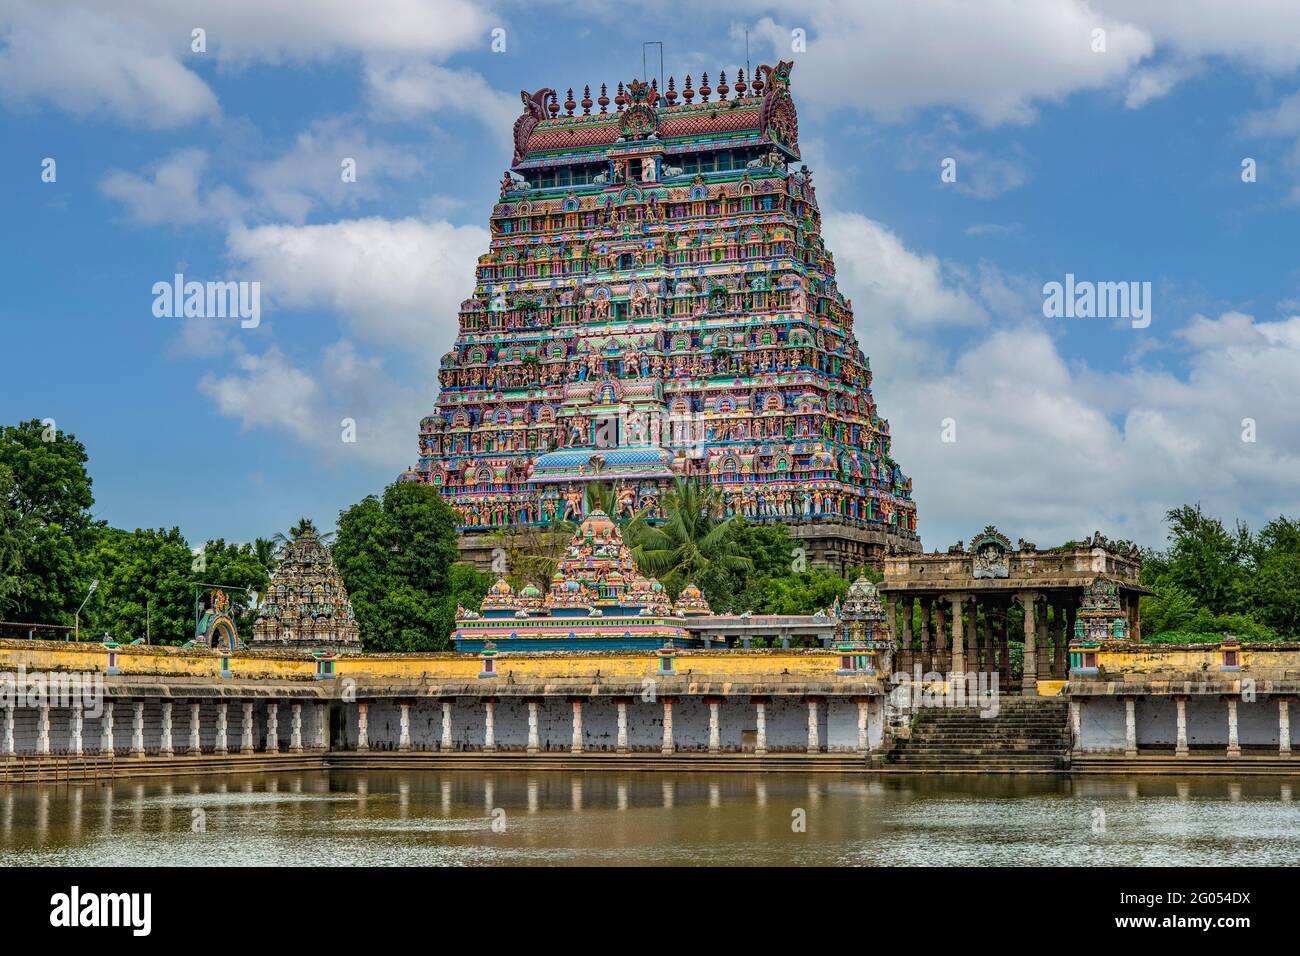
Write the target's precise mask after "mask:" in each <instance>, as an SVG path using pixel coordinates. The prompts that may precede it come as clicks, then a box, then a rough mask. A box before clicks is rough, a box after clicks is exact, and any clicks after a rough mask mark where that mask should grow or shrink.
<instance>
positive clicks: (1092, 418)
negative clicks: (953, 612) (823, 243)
mask: <svg viewBox="0 0 1300 956" xmlns="http://www.w3.org/2000/svg"><path fill="white" fill-rule="evenodd" d="M826 234H827V236H828V244H829V245H830V246H831V248H832V249H833V250H834V251H835V252H836V264H837V268H838V271H839V276H840V286H841V288H842V289H843V290H844V291H845V293H846V294H848V295H851V296H852V297H853V300H854V310H855V313H856V319H857V330H858V338H859V341H860V343H861V344H862V347H863V349H864V351H865V352H866V353H867V354H868V356H870V357H871V359H872V368H873V370H874V372H875V376H874V379H875V385H874V392H875V397H876V400H877V402H878V403H879V406H880V410H881V414H882V415H884V416H885V417H886V418H888V419H889V421H890V424H891V426H892V431H893V435H894V452H895V456H896V457H897V459H898V461H899V462H900V463H901V464H902V467H903V470H904V471H905V472H907V473H908V474H911V475H912V476H913V478H914V479H915V488H914V493H915V497H916V499H917V502H918V506H919V520H920V531H921V536H922V539H923V541H924V542H925V544H926V546H927V547H929V548H935V547H940V548H942V547H945V546H946V545H948V544H950V543H952V542H953V541H955V540H957V539H958V538H967V539H968V538H969V536H970V535H971V534H972V533H974V532H975V531H978V530H979V528H980V527H983V525H984V524H986V523H988V522H993V523H995V524H997V525H999V526H1000V527H1001V528H1002V530H1003V531H1005V532H1006V533H1008V534H1010V535H1011V537H1012V538H1016V537H1020V536H1023V537H1025V538H1027V539H1029V540H1033V541H1037V542H1038V543H1040V544H1042V545H1044V546H1046V545H1050V544H1056V543H1060V542H1061V541H1064V540H1067V539H1069V538H1077V537H1079V536H1081V535H1083V534H1086V533H1090V532H1091V531H1093V530H1096V529H1100V530H1102V531H1104V532H1105V533H1107V534H1109V535H1112V536H1114V537H1129V538H1133V539H1136V540H1139V541H1142V542H1144V543H1147V544H1152V545H1159V544H1160V543H1162V541H1163V539H1164V534H1165V530H1164V514H1165V512H1166V511H1167V510H1168V509H1170V508H1173V507H1177V506H1179V505H1181V504H1184V503H1190V502H1196V501H1200V502H1202V503H1203V504H1204V505H1205V507H1206V508H1207V509H1208V510H1209V511H1211V512H1212V513H1215V514H1219V515H1223V516H1226V517H1230V518H1232V517H1236V516H1239V515H1240V516H1242V517H1244V518H1246V519H1247V520H1249V521H1251V522H1252V523H1254V524H1256V525H1259V524H1261V523H1262V522H1264V521H1266V520H1268V519H1269V518H1271V517H1274V516H1276V515H1278V514H1281V513H1290V514H1295V513H1296V512H1297V511H1300V485H1298V484H1297V482H1296V481H1295V475H1297V474H1300V456H1297V454H1296V452H1295V449H1297V448H1300V405H1298V404H1297V403H1296V402H1295V401H1294V397H1293V394H1294V384H1293V383H1294V378H1295V370H1296V369H1297V368H1300V316H1298V317H1292V318H1287V319H1284V320H1280V321H1276V322H1260V321H1257V320H1255V319H1253V318H1252V317H1251V316H1248V315H1245V314H1242V313H1238V312H1228V313H1225V314H1223V315H1221V316H1219V317H1218V318H1217V319H1210V318H1206V317H1204V316H1195V317H1193V318H1192V319H1191V320H1190V321H1189V323H1188V324H1187V325H1186V326H1185V328H1184V329H1182V330H1181V332H1180V333H1179V335H1178V338H1179V340H1180V341H1181V342H1182V344H1183V345H1184V347H1185V350H1186V351H1185V358H1186V365H1185V368H1184V370H1183V371H1182V373H1181V374H1174V373H1171V372H1168V371H1164V370H1160V369H1158V368H1153V367H1147V366H1146V365H1144V364H1141V363H1138V364H1136V365H1134V366H1132V367H1130V368H1129V369H1127V370H1125V371H1122V372H1113V373H1102V372H1098V371H1095V370H1093V369H1090V368H1089V367H1088V366H1087V365H1086V364H1085V363H1083V362H1079V361H1073V362H1069V363H1067V362H1066V361H1065V359H1064V358H1063V357H1062V355H1061V353H1060V351H1059V350H1058V348H1057V345H1056V343H1055V342H1054V340H1053V337H1052V335H1051V334H1050V333H1049V331H1048V329H1047V328H1046V327H1045V326H1044V325H1043V324H1042V323H1041V320H1037V319H1033V318H1031V316H1032V311H1033V310H1032V295H1030V294H1029V293H1028V292H1027V291H1026V290H1029V289H1032V286H1033V283H1031V282H1029V281H1028V280H1027V279H1023V278H1020V277H1014V276H1013V277H1006V276H1002V275H1000V274H996V273H994V274H992V275H987V274H986V273H987V267H982V268H980V269H978V270H975V271H976V274H977V275H979V277H980V278H979V280H978V281H975V282H972V281H971V279H970V270H966V269H962V268H958V267H955V266H952V265H951V264H947V263H940V262H939V261H938V260H937V259H936V258H935V257H933V256H928V255H922V254H919V253H917V252H915V251H913V250H911V249H909V248H907V247H906V246H905V245H904V244H903V243H902V242H900V241H899V240H898V238H897V237H896V236H894V234H893V233H891V232H889V231H888V230H887V229H885V228H884V227H883V226H881V225H879V224H878V223H873V222H871V221H870V220H864V219H863V218H862V217H859V216H831V217H828V219H827V222H826ZM971 309H974V310H976V311H977V312H979V313H981V314H985V315H993V316H997V317H998V322H997V327H996V328H994V329H993V330H992V331H984V330H972V329H964V330H963V329H961V328H960V327H953V326H952V324H951V323H950V321H949V318H950V317H951V316H953V315H954V314H955V315H957V316H962V315H965V314H966V313H967V312H968V311H969V310H971ZM972 333H974V334H972ZM1098 334H1106V335H1117V336H1124V335H1132V334H1133V333H1132V332H1131V331H1120V330H1114V329H1110V328H1106V329H1104V330H1102V329H1099V332H1098ZM948 418H951V419H953V420H954V421H955V422H956V434H957V441H956V442H944V441H943V440H942V438H943V428H944V420H945V419H948ZM1246 418H1251V419H1253V420H1254V421H1255V423H1256V430H1257V436H1258V440H1257V441H1256V442H1254V443H1250V442H1243V441H1242V429H1243V424H1242V423H1243V419H1246Z"/></svg>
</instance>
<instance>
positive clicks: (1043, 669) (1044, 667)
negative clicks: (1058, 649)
mask: <svg viewBox="0 0 1300 956" xmlns="http://www.w3.org/2000/svg"><path fill="white" fill-rule="evenodd" d="M1050 606H1051V599H1050V598H1047V599H1045V600H1044V601H1043V608H1042V610H1043V614H1042V618H1041V619H1040V620H1038V621H1036V622H1035V627H1034V633H1035V635H1036V636H1037V638H1038V642H1037V643H1038V647H1037V649H1036V652H1035V654H1034V657H1035V659H1036V660H1037V662H1038V671H1037V673H1038V679H1039V680H1050V679H1051V676H1052V657H1051V638H1052V630H1051V623H1050V622H1049V621H1048V619H1047V612H1048V609H1049V608H1050ZM1035 613H1036V612H1035ZM1040 625H1041V626H1040Z"/></svg>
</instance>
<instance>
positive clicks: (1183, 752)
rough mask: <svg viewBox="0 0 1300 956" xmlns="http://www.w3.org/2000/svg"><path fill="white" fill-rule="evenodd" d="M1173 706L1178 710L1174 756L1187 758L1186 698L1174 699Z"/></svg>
mask: <svg viewBox="0 0 1300 956" xmlns="http://www.w3.org/2000/svg"><path fill="white" fill-rule="evenodd" d="M1174 705H1175V706H1176V707H1177V708H1178V739H1177V742H1176V743H1175V744H1174V756H1175V757H1186V756H1187V698H1186V697H1175V698H1174Z"/></svg>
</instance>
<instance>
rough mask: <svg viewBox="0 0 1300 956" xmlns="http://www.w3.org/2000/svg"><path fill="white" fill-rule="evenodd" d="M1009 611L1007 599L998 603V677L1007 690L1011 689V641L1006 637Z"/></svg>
mask: <svg viewBox="0 0 1300 956" xmlns="http://www.w3.org/2000/svg"><path fill="white" fill-rule="evenodd" d="M1010 611H1011V604H1010V602H1009V601H1007V600H1003V601H1002V602H1001V603H1000V604H999V605H998V645H999V646H1000V647H1001V650H1000V651H999V653H998V663H999V665H1000V666H1001V670H1000V671H999V677H1000V678H1001V680H1002V684H1003V686H1005V687H1006V688H1007V690H1010V689H1011V643H1010V639H1009V637H1008V632H1009V631H1010V629H1011V624H1010V620H1009V613H1010Z"/></svg>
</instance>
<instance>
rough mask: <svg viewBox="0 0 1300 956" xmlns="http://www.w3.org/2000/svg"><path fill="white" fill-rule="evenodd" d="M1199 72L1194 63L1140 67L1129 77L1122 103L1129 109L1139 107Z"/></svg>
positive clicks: (1172, 63)
mask: <svg viewBox="0 0 1300 956" xmlns="http://www.w3.org/2000/svg"><path fill="white" fill-rule="evenodd" d="M1198 72H1199V68H1198V66H1197V65H1196V64H1195V63H1186V62H1170V63H1161V64H1159V65H1156V66H1150V67H1142V68H1141V69H1138V70H1135V71H1133V75H1132V76H1130V77H1129V82H1128V90H1127V91H1126V92H1125V94H1124V105H1125V106H1127V107H1128V108H1129V109H1131V110H1136V109H1141V108H1142V107H1143V106H1146V105H1147V103H1149V102H1151V101H1152V100H1156V99H1159V98H1160V97H1162V96H1166V95H1167V94H1168V93H1170V92H1171V91H1172V90H1173V89H1174V87H1176V86H1177V85H1178V84H1179V83H1182V82H1183V81H1184V80H1186V79H1188V78H1189V77H1191V76H1194V75H1195V74H1196V73H1198Z"/></svg>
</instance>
